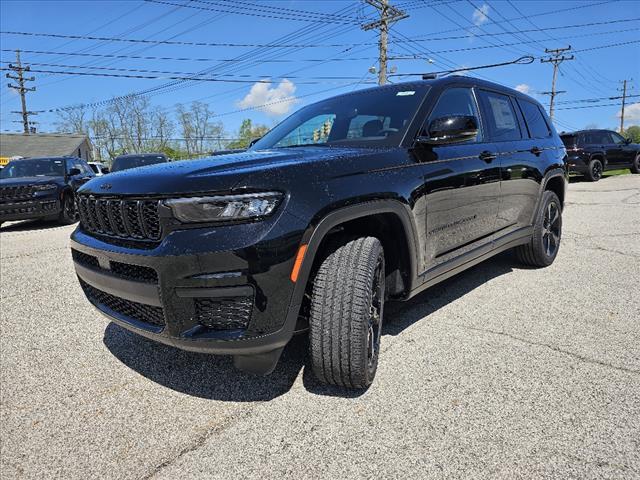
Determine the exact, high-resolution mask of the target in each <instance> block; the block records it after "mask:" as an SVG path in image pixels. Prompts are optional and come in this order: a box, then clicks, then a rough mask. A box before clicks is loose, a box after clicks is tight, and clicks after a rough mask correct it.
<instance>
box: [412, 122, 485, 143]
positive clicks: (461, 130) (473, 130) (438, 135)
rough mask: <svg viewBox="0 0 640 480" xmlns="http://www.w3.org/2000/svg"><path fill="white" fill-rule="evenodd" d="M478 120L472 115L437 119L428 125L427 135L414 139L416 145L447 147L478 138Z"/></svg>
mask: <svg viewBox="0 0 640 480" xmlns="http://www.w3.org/2000/svg"><path fill="white" fill-rule="evenodd" d="M478 124H479V123H478V119H477V118H476V117H474V116H472V115H450V116H447V117H439V118H436V119H434V120H432V121H431V123H430V124H429V127H428V128H429V131H428V135H421V136H419V137H418V138H416V142H417V143H422V144H428V145H447V144H450V143H460V142H466V141H469V140H473V139H474V138H476V137H477V136H478V131H479V127H478Z"/></svg>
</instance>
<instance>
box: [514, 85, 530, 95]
mask: <svg viewBox="0 0 640 480" xmlns="http://www.w3.org/2000/svg"><path fill="white" fill-rule="evenodd" d="M515 89H516V90H517V91H519V92H521V93H524V94H528V93H529V92H530V91H531V85H527V84H526V83H521V84H520V85H516V88H515Z"/></svg>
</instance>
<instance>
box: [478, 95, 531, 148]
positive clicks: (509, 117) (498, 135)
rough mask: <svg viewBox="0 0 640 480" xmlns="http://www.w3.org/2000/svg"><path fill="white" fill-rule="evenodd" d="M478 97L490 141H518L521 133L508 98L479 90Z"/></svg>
mask: <svg viewBox="0 0 640 480" xmlns="http://www.w3.org/2000/svg"><path fill="white" fill-rule="evenodd" d="M479 97H480V102H481V103H482V110H483V113H484V115H483V118H484V119H485V120H486V122H487V126H488V129H489V135H490V137H491V140H492V141H494V142H506V141H509V140H520V139H521V138H522V133H521V132H520V125H519V124H518V118H517V117H516V112H515V110H514V109H513V104H512V103H511V99H510V98H509V96H508V95H502V94H500V93H494V92H486V91H484V90H480V91H479Z"/></svg>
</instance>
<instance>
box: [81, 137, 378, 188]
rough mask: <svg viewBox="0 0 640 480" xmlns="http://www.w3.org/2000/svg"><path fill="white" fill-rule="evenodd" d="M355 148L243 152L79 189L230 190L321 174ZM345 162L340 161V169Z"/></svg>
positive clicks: (126, 173)
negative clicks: (278, 176) (286, 173)
mask: <svg viewBox="0 0 640 480" xmlns="http://www.w3.org/2000/svg"><path fill="white" fill-rule="evenodd" d="M363 150H364V151H365V152H368V151H369V150H368V149H357V148H335V147H299V148H288V149H273V150H259V151H246V152H239V153H232V154H227V155H220V156H213V157H207V158H203V159H198V160H182V161H179V162H171V163H162V164H157V165H149V166H146V167H139V168H133V169H130V170H123V171H120V172H115V173H110V174H108V175H105V176H102V177H97V178H95V179H93V180H91V181H90V182H87V183H86V184H85V185H83V186H82V187H81V189H80V191H81V192H83V193H91V194H98V195H108V194H113V195H151V194H156V195H171V194H184V193H196V192H225V191H232V190H233V188H234V187H236V186H237V185H238V184H239V183H240V182H241V181H242V179H243V178H245V177H246V176H247V175H249V174H252V175H260V172H264V173H265V174H267V172H269V173H273V171H274V169H275V170H280V169H283V168H286V167H290V166H299V165H308V164H313V163H317V164H321V165H322V168H323V169H324V170H325V171H330V170H335V168H334V169H329V168H328V167H329V166H330V165H332V164H333V165H335V164H336V161H340V160H342V161H345V160H346V159H353V158H355V157H358V156H359V155H360V154H362V152H363ZM348 163H349V162H348V161H347V162H344V164H343V165H341V167H340V169H344V168H345V166H346V165H347V164H348Z"/></svg>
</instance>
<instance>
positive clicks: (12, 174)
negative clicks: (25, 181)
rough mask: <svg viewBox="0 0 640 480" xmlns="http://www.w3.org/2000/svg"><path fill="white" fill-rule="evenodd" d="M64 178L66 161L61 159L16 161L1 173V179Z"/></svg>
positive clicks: (10, 163)
mask: <svg viewBox="0 0 640 480" xmlns="http://www.w3.org/2000/svg"><path fill="white" fill-rule="evenodd" d="M62 176H64V160H63V159H60V158H55V159H54V158H34V159H30V160H14V161H13V162H9V164H8V165H7V166H6V167H5V168H3V169H2V171H0V178H20V177H62Z"/></svg>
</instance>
